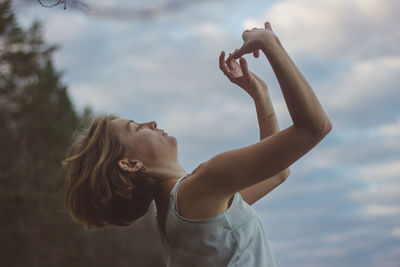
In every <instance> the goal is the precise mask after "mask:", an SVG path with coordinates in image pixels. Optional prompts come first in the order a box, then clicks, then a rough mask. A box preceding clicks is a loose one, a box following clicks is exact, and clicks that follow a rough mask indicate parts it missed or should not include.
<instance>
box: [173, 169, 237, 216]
mask: <svg viewBox="0 0 400 267" xmlns="http://www.w3.org/2000/svg"><path fill="white" fill-rule="evenodd" d="M209 179H210V177H207V162H203V163H201V164H200V165H199V166H197V168H196V169H195V170H194V171H193V172H192V173H191V174H190V175H188V177H187V178H186V179H184V180H183V181H182V182H181V184H180V186H179V189H178V192H177V201H178V209H179V210H178V212H179V214H180V215H182V216H184V217H185V218H188V219H193V220H199V219H207V218H212V217H215V216H217V215H220V214H222V213H224V212H225V211H226V210H227V208H228V207H229V205H230V203H231V202H232V199H233V196H234V194H232V195H231V196H225V197H221V195H220V194H215V193H213V192H212V191H211V190H210V187H209V186H208V180H209Z"/></svg>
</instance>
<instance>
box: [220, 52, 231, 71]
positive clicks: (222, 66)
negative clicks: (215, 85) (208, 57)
mask: <svg viewBox="0 0 400 267" xmlns="http://www.w3.org/2000/svg"><path fill="white" fill-rule="evenodd" d="M219 68H220V69H221V70H222V72H223V73H224V74H225V75H228V73H229V69H228V66H226V64H225V52H224V51H222V52H221V55H220V56H219Z"/></svg>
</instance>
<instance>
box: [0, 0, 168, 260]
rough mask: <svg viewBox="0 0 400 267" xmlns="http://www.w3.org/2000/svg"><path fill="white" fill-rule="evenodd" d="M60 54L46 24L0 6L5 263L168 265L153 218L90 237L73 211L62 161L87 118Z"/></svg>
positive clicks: (0, 208) (0, 241)
mask: <svg viewBox="0 0 400 267" xmlns="http://www.w3.org/2000/svg"><path fill="white" fill-rule="evenodd" d="M56 49H57V47H55V46H49V45H47V44H45V43H44V41H43V39H42V33H41V26H40V23H39V22H35V23H33V25H32V26H31V27H30V28H29V29H28V30H23V29H21V28H20V27H19V26H18V25H17V23H16V20H15V17H14V15H13V14H12V12H11V1H10V0H6V1H3V2H0V214H1V217H0V259H1V265H2V266H49V267H50V266H58V267H62V266H74V267H79V266H82V267H83V266H85V267H86V266H110V265H115V266H121V267H123V266H144V267H146V266H163V261H162V255H161V251H162V249H161V243H160V240H159V238H160V237H159V234H158V230H157V228H156V224H155V220H154V216H153V215H152V214H148V215H147V216H145V217H144V218H142V219H141V220H140V221H139V222H135V224H134V225H132V226H131V227H128V228H117V227H108V228H107V229H102V230H100V231H93V232H84V231H83V228H82V227H81V226H80V225H77V224H75V223H74V222H73V221H72V220H71V218H70V217H69V215H68V214H67V212H66V209H65V207H64V193H65V192H64V190H65V189H64V183H65V182H64V181H65V176H64V171H63V169H62V167H61V164H60V162H61V161H62V160H63V159H64V158H65V156H66V155H65V154H66V151H67V147H68V145H69V142H70V137H71V136H72V133H73V131H74V130H75V129H76V127H77V125H78V121H79V120H80V119H81V116H79V115H78V114H77V113H76V112H75V110H74V108H73V106H72V103H71V101H70V98H69V96H68V92H67V88H66V86H65V85H63V83H62V81H61V73H59V72H57V71H56V70H55V68H54V66H53V62H52V59H51V57H52V54H53V53H54V51H56ZM153 211H154V210H153ZM149 247H150V248H151V250H149V249H146V248H149ZM138 261H140V262H138Z"/></svg>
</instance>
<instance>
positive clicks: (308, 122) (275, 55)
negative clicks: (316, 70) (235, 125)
mask: <svg viewBox="0 0 400 267" xmlns="http://www.w3.org/2000/svg"><path fill="white" fill-rule="evenodd" d="M243 40H244V44H243V46H242V47H241V48H240V49H238V50H236V51H235V52H234V53H233V57H234V58H239V57H241V56H242V55H244V54H246V53H255V52H256V51H258V50H262V51H263V52H264V54H265V55H266V56H267V58H268V60H269V62H270V64H271V66H272V68H273V70H274V72H275V74H276V76H277V78H278V81H279V83H280V86H281V90H282V93H283V96H284V99H285V102H286V105H287V106H288V109H289V113H290V116H291V118H292V121H293V125H291V126H290V127H288V128H286V129H284V130H282V131H279V132H277V133H275V134H272V135H270V136H268V137H266V138H264V139H263V140H262V141H260V142H258V143H256V144H253V145H250V146H247V147H243V148H239V149H234V150H230V151H226V152H223V153H220V154H217V155H216V156H214V157H212V158H211V159H210V160H208V161H207V162H205V163H204V164H202V168H199V169H198V172H197V174H196V176H197V177H195V179H193V181H192V182H191V183H192V188H196V190H195V191H192V193H197V196H196V197H198V198H201V197H203V198H204V199H206V200H207V201H203V203H215V207H216V208H215V210H217V209H218V210H219V211H220V210H221V207H222V206H221V205H225V204H226V200H227V199H230V198H231V196H232V195H233V194H235V193H236V192H238V191H240V190H242V189H244V188H247V187H249V186H251V185H254V184H257V183H259V182H261V181H263V180H265V179H268V177H274V176H275V175H277V174H278V173H280V172H282V171H283V170H285V169H287V168H288V167H289V166H290V165H292V164H293V163H294V162H296V161H297V160H298V159H300V158H301V157H302V156H303V155H305V154H306V153H307V152H309V151H310V150H311V149H312V148H313V147H315V146H316V145H317V144H318V143H319V142H320V141H321V140H322V139H323V138H324V137H325V136H326V135H327V134H328V133H329V131H330V130H331V128H332V126H331V122H330V120H329V118H328V117H327V115H326V114H325V112H324V110H323V109H322V106H321V104H320V103H319V101H318V98H317V97H316V95H315V93H314V92H313V90H312V88H311V87H310V85H309V84H308V83H307V81H306V80H305V78H304V77H303V75H302V74H301V73H300V71H299V70H298V69H297V67H296V66H295V65H294V63H293V61H292V60H291V59H290V57H289V56H288V54H287V53H286V51H285V50H284V48H283V47H282V45H281V44H280V42H279V40H278V38H277V37H276V36H275V34H274V32H273V31H272V29H271V26H270V24H269V23H266V24H265V29H253V30H251V31H245V32H244V33H243ZM218 203H219V204H218ZM221 203H222V204H221Z"/></svg>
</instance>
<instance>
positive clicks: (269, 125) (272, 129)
mask: <svg viewBox="0 0 400 267" xmlns="http://www.w3.org/2000/svg"><path fill="white" fill-rule="evenodd" d="M260 92H262V93H259V94H258V97H256V98H254V103H255V106H256V111H257V120H258V126H259V129H260V141H261V140H263V139H264V138H266V137H268V136H270V135H273V134H274V133H277V132H279V131H280V128H279V123H278V119H277V117H276V114H275V110H274V106H273V105H272V101H271V98H270V96H269V93H268V90H262V91H261V90H260ZM289 173H290V169H289V168H287V169H285V170H283V171H282V172H280V173H279V174H277V175H276V176H277V177H278V176H279V177H280V178H282V179H283V180H285V179H286V178H287V176H289ZM269 183H271V180H270V179H268V180H267V181H264V182H261V184H262V185H263V186H264V185H265V184H269ZM271 190H272V189H271Z"/></svg>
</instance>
